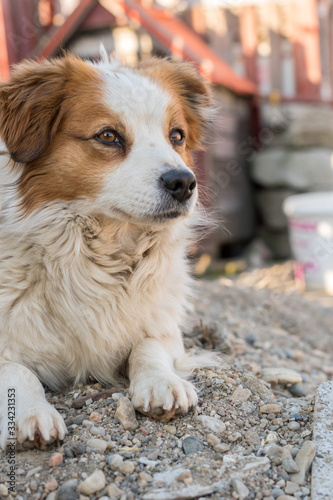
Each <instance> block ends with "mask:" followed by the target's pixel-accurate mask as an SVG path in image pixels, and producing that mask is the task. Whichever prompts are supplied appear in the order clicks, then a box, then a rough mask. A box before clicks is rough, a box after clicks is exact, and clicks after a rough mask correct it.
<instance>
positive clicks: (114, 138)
mask: <svg viewBox="0 0 333 500" xmlns="http://www.w3.org/2000/svg"><path fill="white" fill-rule="evenodd" d="M96 139H97V140H98V141H101V142H103V143H104V144H117V145H121V141H120V139H119V137H118V135H117V133H116V132H115V131H114V130H109V129H108V130H103V132H100V133H99V134H97V135H96Z"/></svg>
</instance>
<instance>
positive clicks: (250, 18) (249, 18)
mask: <svg viewBox="0 0 333 500" xmlns="http://www.w3.org/2000/svg"><path fill="white" fill-rule="evenodd" d="M240 36H241V42H242V48H243V53H244V58H245V68H246V76H247V77H248V78H249V79H250V80H252V81H253V82H254V83H257V45H258V37H257V20H256V12H255V9H254V7H252V6H244V7H243V8H242V9H241V14H240Z"/></svg>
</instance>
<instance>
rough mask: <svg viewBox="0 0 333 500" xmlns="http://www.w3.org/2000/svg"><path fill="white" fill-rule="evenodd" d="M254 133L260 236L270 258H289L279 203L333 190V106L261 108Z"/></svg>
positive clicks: (284, 226)
mask: <svg viewBox="0 0 333 500" xmlns="http://www.w3.org/2000/svg"><path fill="white" fill-rule="evenodd" d="M259 135H260V137H261V146H260V151H259V152H258V153H257V154H256V155H255V158H254V161H253V165H252V172H251V174H252V179H253V181H254V182H255V184H256V204H257V209H258V213H259V217H260V223H261V229H260V232H261V235H262V237H263V239H264V240H265V241H266V243H267V245H268V246H269V247H270V249H271V250H272V252H273V254H274V256H275V257H278V258H284V257H289V255H290V247H289V241H288V228H287V220H286V217H285V216H284V214H283V212H282V203H283V201H284V200H285V198H287V197H288V196H290V195H292V194H296V193H304V192H313V191H330V190H332V191H333V108H332V107H329V105H311V104H295V103H293V104H280V105H277V106H273V105H269V104H264V105H263V106H262V108H261V130H260V134H259Z"/></svg>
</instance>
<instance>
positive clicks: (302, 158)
mask: <svg viewBox="0 0 333 500" xmlns="http://www.w3.org/2000/svg"><path fill="white" fill-rule="evenodd" d="M252 178H253V179H254V180H255V181H256V182H257V183H258V184H260V185H262V186H264V187H286V188H290V189H295V190H296V191H297V190H299V191H328V190H330V189H333V149H326V148H306V149H301V150H287V149H284V148H274V149H267V150H264V151H262V152H261V153H258V154H257V156H256V158H255V161H254V162H253V168H252Z"/></svg>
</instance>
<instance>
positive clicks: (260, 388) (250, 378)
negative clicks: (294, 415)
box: [240, 372, 274, 403]
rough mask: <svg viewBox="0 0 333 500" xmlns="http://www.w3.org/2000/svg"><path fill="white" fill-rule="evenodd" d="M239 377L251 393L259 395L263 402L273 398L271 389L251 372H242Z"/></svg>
mask: <svg viewBox="0 0 333 500" xmlns="http://www.w3.org/2000/svg"><path fill="white" fill-rule="evenodd" d="M240 379H241V381H242V383H243V384H244V385H245V386H246V387H247V388H248V389H250V391H251V392H252V393H253V394H256V395H257V396H259V397H260V399H262V400H263V401H264V402H265V403H266V402H268V401H272V400H273V398H274V396H273V394H272V393H271V391H270V390H269V389H268V388H267V387H266V385H265V384H264V382H263V381H262V380H260V379H258V378H257V377H256V376H255V375H254V374H253V373H252V372H245V373H243V374H242V375H241V377H240Z"/></svg>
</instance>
